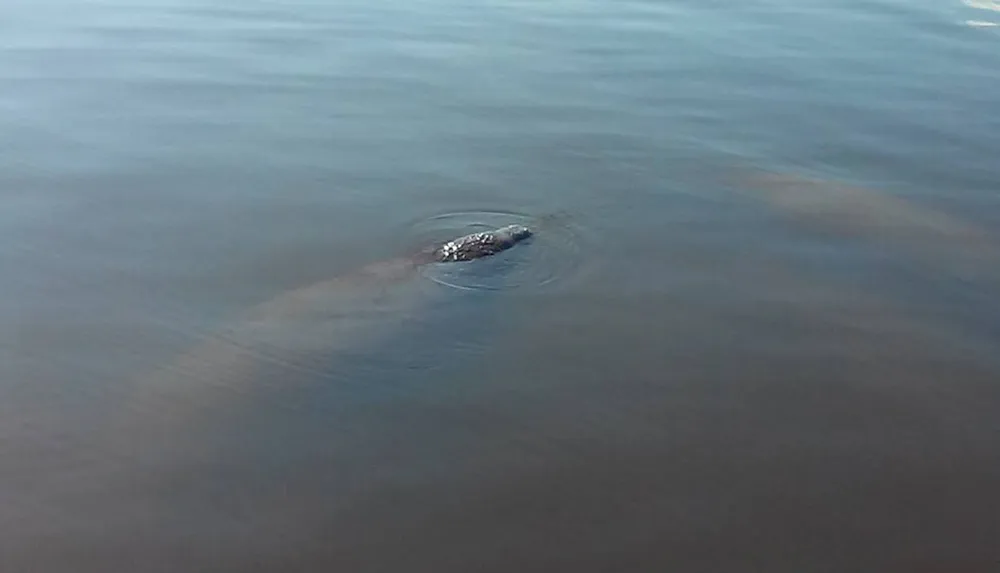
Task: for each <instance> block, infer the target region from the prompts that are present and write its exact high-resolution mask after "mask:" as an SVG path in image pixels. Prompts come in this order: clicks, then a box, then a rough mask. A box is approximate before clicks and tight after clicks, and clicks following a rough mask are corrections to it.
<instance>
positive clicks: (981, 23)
mask: <svg viewBox="0 0 1000 573" xmlns="http://www.w3.org/2000/svg"><path fill="white" fill-rule="evenodd" d="M965 25H966V26H969V27H970V28H996V27H997V26H1000V24H998V23H996V22H987V21H985V20H966V21H965Z"/></svg>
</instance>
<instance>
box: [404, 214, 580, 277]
mask: <svg viewBox="0 0 1000 573" xmlns="http://www.w3.org/2000/svg"><path fill="white" fill-rule="evenodd" d="M510 224H520V225H524V226H526V227H528V228H530V229H531V230H533V231H534V232H535V234H534V236H532V237H531V238H530V239H528V240H526V241H525V242H524V243H523V244H519V245H516V246H514V247H513V248H511V249H509V250H507V251H504V252H502V253H499V254H497V255H494V256H491V257H486V258H483V259H478V260H475V261H469V262H461V263H438V264H431V265H426V266H425V267H423V270H422V272H423V274H424V275H425V276H426V277H428V278H429V279H431V280H433V281H435V282H437V283H439V284H442V285H445V286H449V287H452V288H457V289H464V290H509V289H525V288H527V289H541V288H543V287H546V288H548V287H551V286H553V285H555V284H557V283H559V282H561V281H563V280H565V279H566V278H568V277H570V276H572V275H573V274H575V273H576V272H577V271H578V270H579V268H580V267H581V264H582V261H583V253H584V250H585V249H584V248H583V241H584V240H583V237H584V235H583V233H582V232H581V231H580V229H579V228H578V227H576V226H574V225H572V224H571V221H570V219H569V217H568V216H566V215H546V216H531V215H526V214H523V213H514V212H504V211H465V212H457V213H444V214H440V215H435V216H433V217H429V218H427V219H424V220H422V221H419V222H417V223H416V224H414V225H413V227H414V228H413V231H412V235H413V236H414V237H415V240H416V241H417V242H418V243H419V244H427V245H433V244H437V243H443V242H445V241H448V240H451V239H454V238H457V237H461V236H463V235H467V234H469V233H475V232H480V231H489V230H493V229H496V228H498V227H502V226H504V225H510Z"/></svg>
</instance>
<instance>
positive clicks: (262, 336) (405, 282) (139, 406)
mask: <svg viewBox="0 0 1000 573" xmlns="http://www.w3.org/2000/svg"><path fill="white" fill-rule="evenodd" d="M532 235H533V232H532V230H531V229H529V228H527V227H525V226H522V225H507V226H505V227H500V228H498V229H494V230H492V231H483V232H476V233H471V234H468V235H465V236H462V237H458V238H455V239H452V240H449V241H446V242H443V243H436V244H432V245H430V246H427V247H425V248H423V249H420V250H417V251H415V252H412V253H410V254H408V255H404V256H401V257H397V258H394V259H389V260H385V261H380V262H376V263H372V264H369V265H367V266H365V267H362V268H361V269H358V270H356V271H354V272H351V273H347V274H345V275H341V276H338V277H334V278H331V279H328V280H325V281H320V282H318V283H314V284H311V285H308V286H304V287H301V288H297V289H293V290H290V291H286V292H284V293H282V294H280V295H278V296H277V297H275V298H272V299H270V300H268V301H266V302H264V303H262V304H259V305H257V306H255V307H253V308H250V309H249V310H247V311H246V312H244V313H242V314H241V316H238V317H235V319H234V320H233V321H231V322H230V323H229V324H228V325H227V326H225V327H224V328H221V329H219V330H218V331H216V332H215V333H213V334H211V335H208V336H205V337H204V338H203V340H202V342H201V343H200V344H198V345H197V346H195V347H194V348H192V349H191V350H189V351H187V352H185V353H183V354H182V355H180V356H179V357H177V358H176V359H174V360H173V361H171V362H170V363H169V364H167V365H166V366H164V367H162V368H159V369H157V370H155V371H153V372H151V373H147V374H146V375H143V376H141V377H139V378H138V379H135V380H133V381H132V383H131V384H130V394H129V395H128V396H127V397H126V398H125V400H126V404H125V407H124V408H123V409H122V412H123V414H124V418H119V419H118V420H117V421H116V422H115V421H111V424H110V427H109V428H108V429H109V432H110V433H112V434H115V435H116V436H117V438H118V439H121V438H124V439H125V440H126V442H129V443H133V444H134V440H136V439H138V440H139V441H140V442H142V441H145V440H147V439H156V438H154V437H153V436H156V435H159V436H160V438H161V439H162V438H164V437H165V436H169V435H171V434H172V433H173V432H175V431H177V430H179V429H180V428H183V427H186V426H188V425H189V424H190V423H191V422H193V421H194V420H193V419H192V416H198V413H199V412H200V413H201V414H200V416H203V415H204V414H206V413H207V412H208V411H211V412H213V414H212V417H214V416H216V415H219V414H221V413H222V412H223V411H225V410H226V409H228V408H232V407H237V406H236V404H237V403H238V402H239V400H238V399H236V398H238V397H239V396H240V395H241V394H253V393H255V392H257V391H258V390H260V389H261V388H262V386H261V384H263V385H264V386H263V387H265V388H266V387H267V386H274V385H276V384H278V385H280V384H284V383H285V382H286V381H287V380H289V379H290V377H292V376H294V375H298V376H300V377H304V378H305V379H323V378H326V377H327V376H329V375H330V374H329V369H330V367H331V365H332V364H336V360H337V357H338V356H340V357H341V358H344V357H347V356H351V355H353V354H354V353H357V352H362V353H365V352H367V353H368V354H374V355H376V356H377V352H372V351H373V349H378V348H379V345H380V344H384V343H385V342H386V341H387V340H388V339H390V338H391V336H393V333H395V332H399V331H401V328H402V327H401V323H407V322H409V323H410V324H419V322H420V321H419V320H414V319H415V318H418V317H423V316H425V313H424V312H423V310H425V309H426V308H428V307H429V305H431V304H432V303H433V302H434V301H435V300H436V297H441V296H448V295H449V293H448V292H447V291H442V290H441V289H440V288H439V287H438V285H433V286H432V285H431V284H429V283H428V282H423V281H416V280H413V279H415V278H416V277H417V276H418V275H417V270H418V269H419V268H420V267H422V266H425V265H429V264H458V263H465V262H469V261H473V260H475V259H480V258H483V257H489V256H493V255H496V254H497V253H500V252H503V251H506V250H507V249H510V248H511V247H513V246H514V245H516V244H518V243H520V242H522V241H524V240H526V239H528V238H529V237H531V236H532ZM331 360H332V362H331ZM200 416H199V417H200ZM157 419H159V421H158V422H157V421H156V420H157ZM122 424H124V426H123V425H122ZM164 432H166V434H164ZM142 435H146V436H147V437H146V438H142V437H141V436H142Z"/></svg>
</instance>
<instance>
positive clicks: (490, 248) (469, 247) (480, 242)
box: [432, 225, 533, 263]
mask: <svg viewBox="0 0 1000 573" xmlns="http://www.w3.org/2000/svg"><path fill="white" fill-rule="evenodd" d="M532 234H533V233H532V232H531V229H529V228H527V227H525V226H523V225H507V226H506V227H500V228H499V229H495V230H493V231H484V232H479V233H472V234H469V235H465V236H464V237H459V238H457V239H454V240H451V241H448V242H447V243H445V244H443V245H441V246H440V247H438V248H436V249H435V250H434V251H433V255H432V258H433V260H434V261H437V262H441V263H452V262H459V261H471V260H474V259H480V258H483V257H488V256H491V255H495V254H497V253H499V252H501V251H506V250H507V249H509V248H511V247H513V246H514V245H516V244H517V243H520V242H521V241H523V240H525V239H527V238H529V237H531V235H532Z"/></svg>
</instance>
